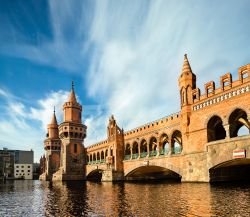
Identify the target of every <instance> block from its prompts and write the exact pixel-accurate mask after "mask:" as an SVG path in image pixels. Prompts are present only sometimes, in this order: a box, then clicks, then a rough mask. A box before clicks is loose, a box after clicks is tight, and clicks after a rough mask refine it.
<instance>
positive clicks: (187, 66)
mask: <svg viewBox="0 0 250 217" xmlns="http://www.w3.org/2000/svg"><path fill="white" fill-rule="evenodd" d="M187 73H193V72H192V69H191V67H190V64H189V61H188V58H187V54H185V55H184V62H183V66H182V72H181V74H186V75H187Z"/></svg>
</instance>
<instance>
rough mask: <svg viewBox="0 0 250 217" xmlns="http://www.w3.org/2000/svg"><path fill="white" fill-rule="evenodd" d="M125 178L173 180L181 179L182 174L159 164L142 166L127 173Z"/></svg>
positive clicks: (133, 179) (130, 179)
mask: <svg viewBox="0 0 250 217" xmlns="http://www.w3.org/2000/svg"><path fill="white" fill-rule="evenodd" d="M125 180H129V181H138V180H140V181H141V180H171V181H177V182H180V181H181V176H180V175H179V174H177V173H175V172H174V171H172V170H169V169H167V168H164V167H159V166H141V167H139V168H137V169H135V170H133V171H131V172H130V173H129V174H127V175H126V177H125Z"/></svg>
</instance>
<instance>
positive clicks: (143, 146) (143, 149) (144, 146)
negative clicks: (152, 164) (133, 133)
mask: <svg viewBox="0 0 250 217" xmlns="http://www.w3.org/2000/svg"><path fill="white" fill-rule="evenodd" d="M147 154H148V152H147V142H146V140H145V139H143V140H142V141H141V144H140V157H141V158H144V157H146V156H147Z"/></svg>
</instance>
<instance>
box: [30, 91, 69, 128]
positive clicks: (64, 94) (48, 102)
mask: <svg viewBox="0 0 250 217" xmlns="http://www.w3.org/2000/svg"><path fill="white" fill-rule="evenodd" d="M68 97H69V92H68V91H62V90H60V91H58V92H51V93H49V94H48V95H47V96H46V98H44V99H40V100H38V102H37V103H38V108H30V115H29V117H30V118H32V119H35V120H39V121H41V122H42V126H43V129H47V125H48V124H49V123H50V121H51V117H52V114H53V108H54V106H55V108H56V116H57V121H58V123H60V121H62V117H63V104H64V102H66V101H67V99H68Z"/></svg>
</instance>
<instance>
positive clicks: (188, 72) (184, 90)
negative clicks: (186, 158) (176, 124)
mask: <svg viewBox="0 0 250 217" xmlns="http://www.w3.org/2000/svg"><path fill="white" fill-rule="evenodd" d="M179 90H180V99H181V132H182V134H183V135H182V142H183V151H184V152H185V151H186V150H185V149H186V148H187V147H185V144H188V142H187V139H188V136H189V124H190V116H191V112H192V107H191V105H192V104H193V100H194V99H193V96H194V97H195V96H197V95H196V93H195V91H199V90H198V89H196V75H195V74H194V73H193V72H192V69H191V67H190V64H189V61H188V58H187V54H185V55H184V63H183V66H182V72H181V75H180V77H179ZM197 94H198V93H197Z"/></svg>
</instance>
